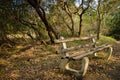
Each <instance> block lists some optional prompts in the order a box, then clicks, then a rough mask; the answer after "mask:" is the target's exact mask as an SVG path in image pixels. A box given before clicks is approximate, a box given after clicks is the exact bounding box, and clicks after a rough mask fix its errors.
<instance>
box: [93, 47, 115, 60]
mask: <svg viewBox="0 0 120 80" xmlns="http://www.w3.org/2000/svg"><path fill="white" fill-rule="evenodd" d="M104 49H108V52H106V56H105V59H107V60H109V59H110V58H111V56H112V53H113V48H112V47H107V48H104ZM97 53H98V52H96V53H94V56H95V57H99V55H97Z"/></svg>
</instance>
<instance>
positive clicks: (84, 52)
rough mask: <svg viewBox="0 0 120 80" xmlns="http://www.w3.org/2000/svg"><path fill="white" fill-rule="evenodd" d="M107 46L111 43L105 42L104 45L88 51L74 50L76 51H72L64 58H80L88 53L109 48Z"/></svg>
mask: <svg viewBox="0 0 120 80" xmlns="http://www.w3.org/2000/svg"><path fill="white" fill-rule="evenodd" d="M109 47H111V45H106V44H105V45H102V46H99V47H97V48H93V49H90V50H88V51H82V52H76V53H74V54H72V55H70V56H64V58H70V59H74V60H75V59H80V58H82V57H85V56H87V55H89V54H93V53H95V52H98V51H101V50H103V49H105V48H109Z"/></svg>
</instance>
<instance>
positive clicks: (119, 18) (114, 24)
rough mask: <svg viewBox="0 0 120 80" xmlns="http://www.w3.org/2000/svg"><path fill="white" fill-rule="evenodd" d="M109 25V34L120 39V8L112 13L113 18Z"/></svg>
mask: <svg viewBox="0 0 120 80" xmlns="http://www.w3.org/2000/svg"><path fill="white" fill-rule="evenodd" d="M109 25H110V32H109V35H110V36H112V37H113V38H115V39H117V40H120V8H119V10H118V11H116V12H115V13H114V14H113V15H112V19H111V20H110V22H109Z"/></svg>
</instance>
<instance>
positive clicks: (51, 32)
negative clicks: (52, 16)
mask: <svg viewBox="0 0 120 80" xmlns="http://www.w3.org/2000/svg"><path fill="white" fill-rule="evenodd" d="M27 2H28V3H29V4H30V5H31V6H32V7H33V8H34V9H35V10H36V12H37V13H38V15H39V17H40V18H41V20H42V22H43V23H44V25H45V27H46V30H47V31H48V35H49V37H50V40H51V43H54V36H55V38H56V39H58V38H59V36H58V34H57V33H56V31H55V30H54V29H53V28H52V26H51V25H50V23H49V22H48V21H47V19H46V14H45V11H44V10H43V8H42V7H41V6H40V3H39V2H40V0H27ZM53 35H54V36H53Z"/></svg>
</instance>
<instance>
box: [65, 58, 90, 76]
mask: <svg viewBox="0 0 120 80" xmlns="http://www.w3.org/2000/svg"><path fill="white" fill-rule="evenodd" d="M69 62H70V61H68V62H67V64H66V65H65V69H66V70H69V71H71V72H74V73H75V74H76V75H77V76H84V75H85V74H86V72H87V68H88V64H89V59H88V57H84V58H83V59H82V67H81V70H75V69H72V68H70V67H69V64H70V63H69Z"/></svg>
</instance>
